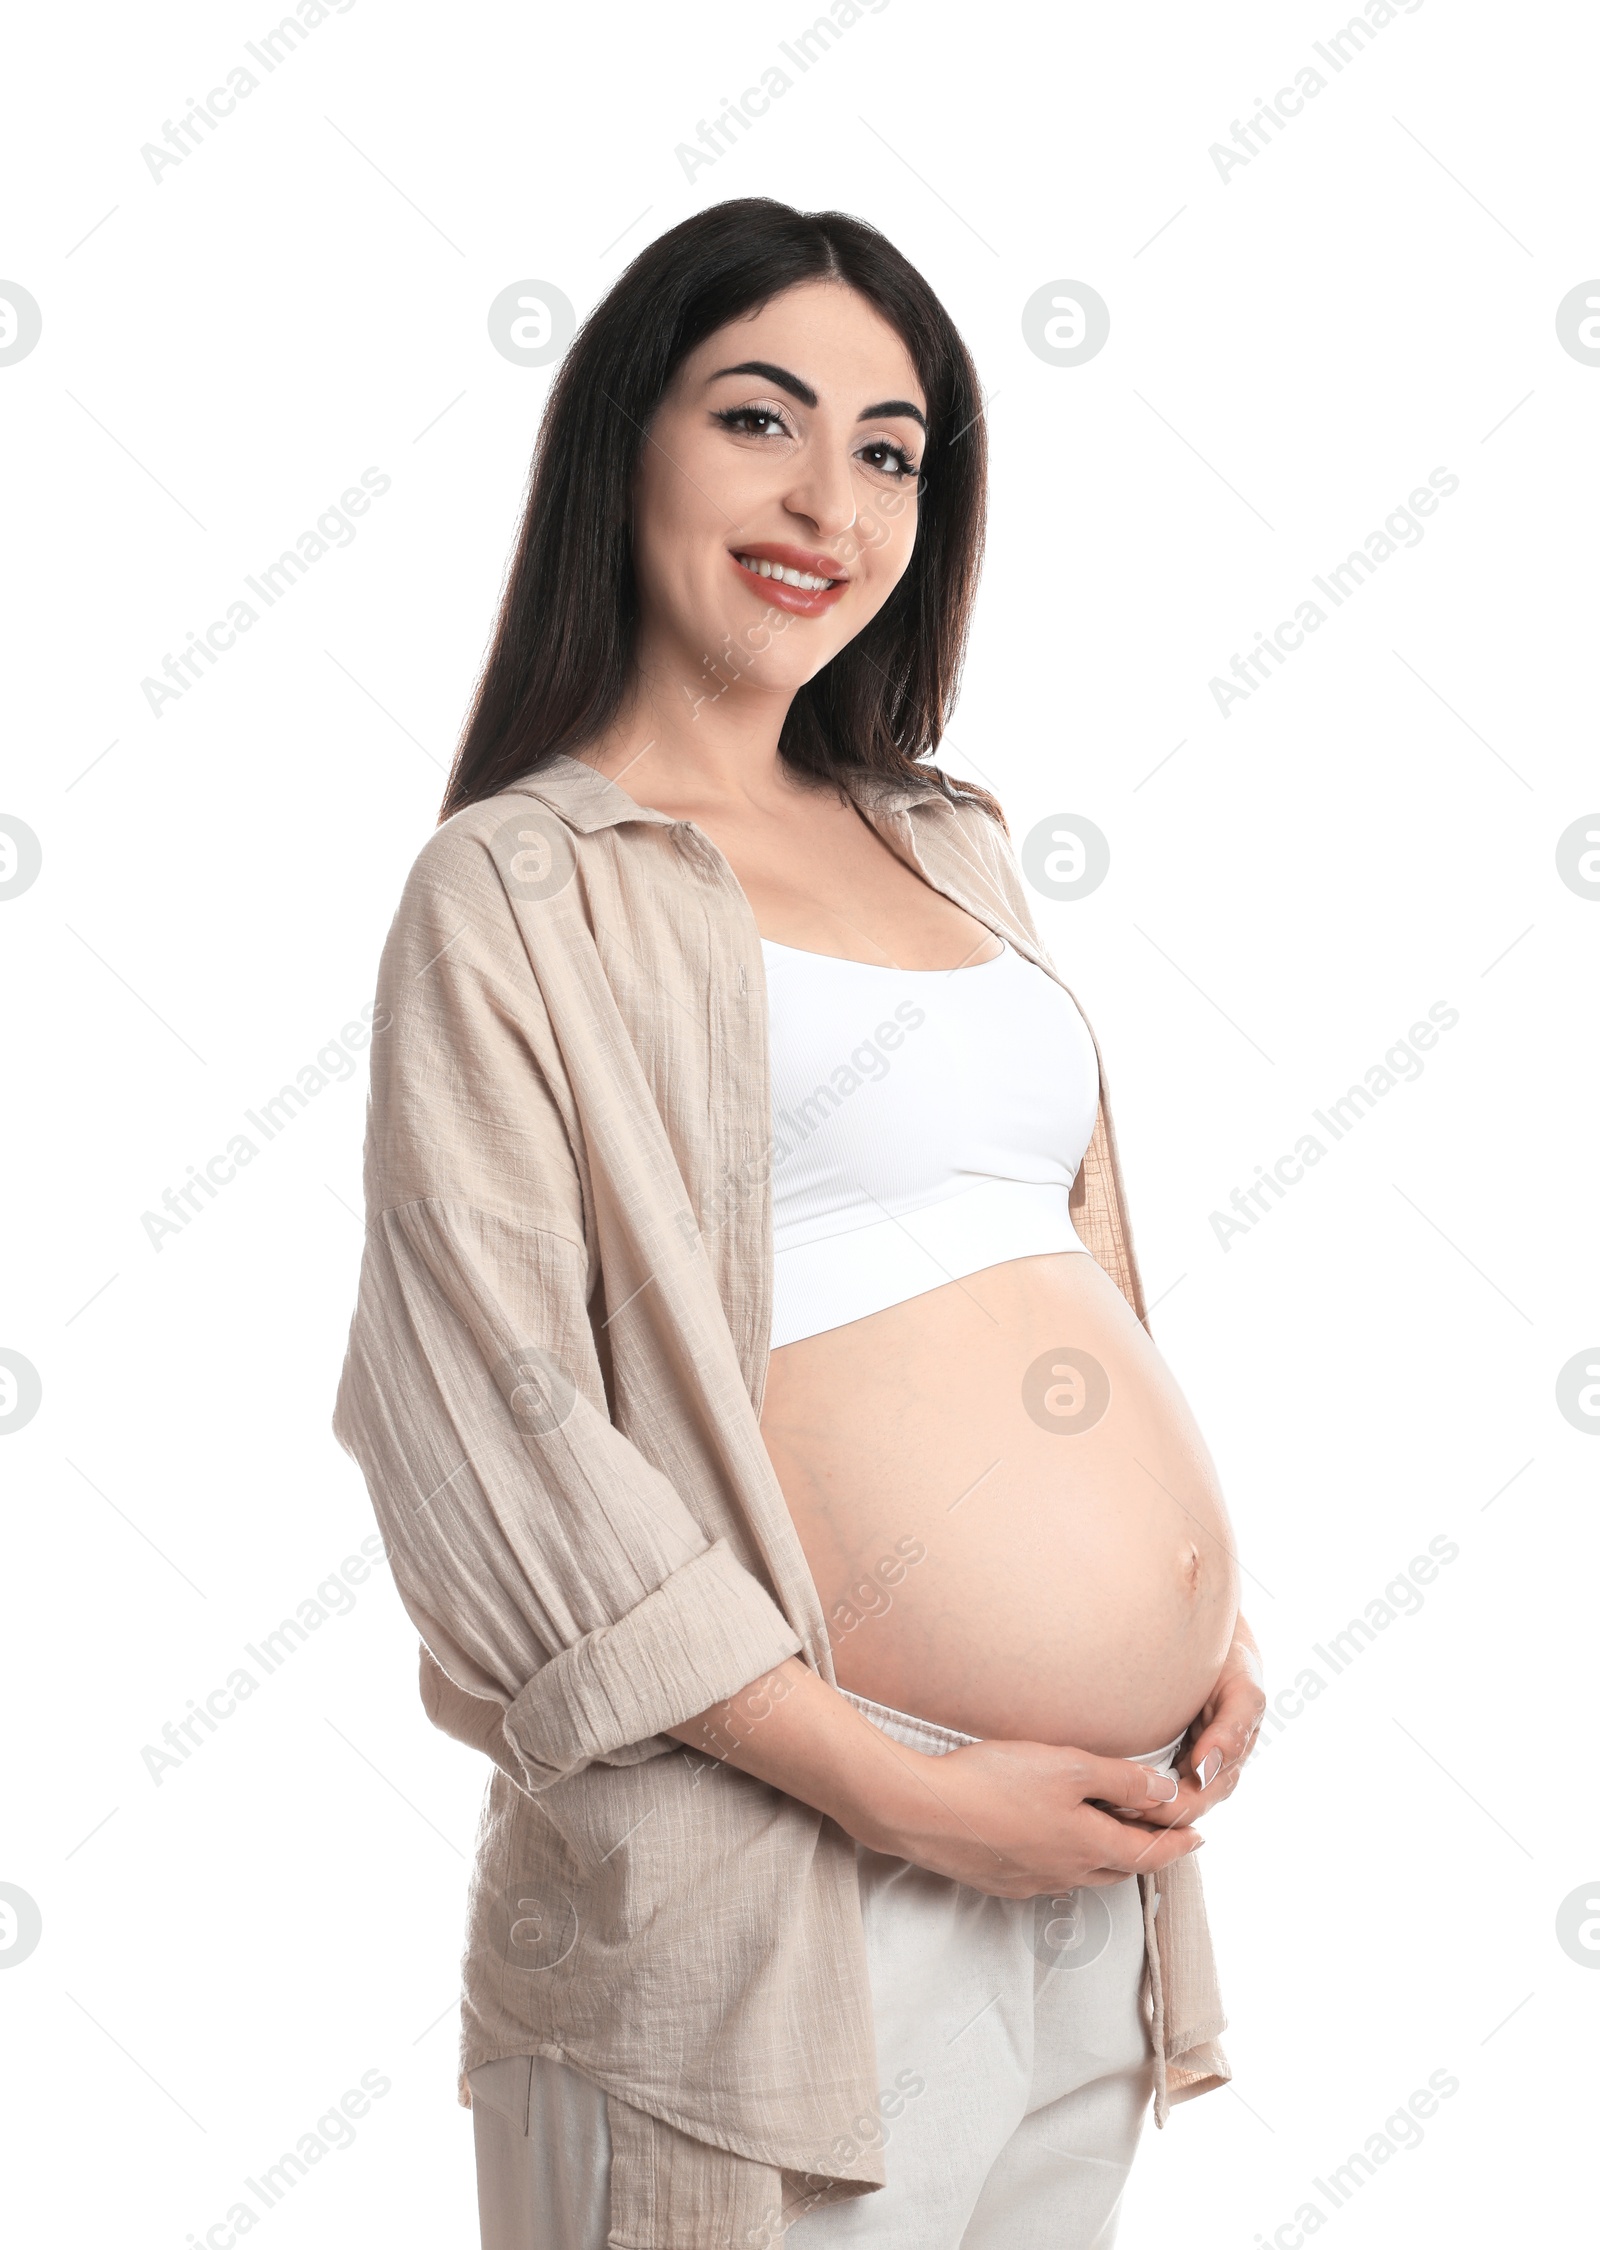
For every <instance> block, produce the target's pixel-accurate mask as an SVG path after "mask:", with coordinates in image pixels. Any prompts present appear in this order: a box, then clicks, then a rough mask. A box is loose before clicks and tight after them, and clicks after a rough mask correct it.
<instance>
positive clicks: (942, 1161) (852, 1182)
mask: <svg viewBox="0 0 1600 2250" xmlns="http://www.w3.org/2000/svg"><path fill="white" fill-rule="evenodd" d="M1002 942H1003V941H1002ZM761 951H762V956H763V959H764V961H765V963H766V972H767V998H768V1018H769V1023H770V1027H771V1028H770V1040H771V1054H772V1111H773V1174H772V1196H773V1226H774V1234H775V1247H776V1254H777V1255H776V1277H775V1283H774V1298H773V1318H772V1338H771V1345H772V1349H773V1350H777V1348H778V1347H779V1346H780V1345H782V1344H792V1343H794V1342H796V1341H797V1340H798V1339H799V1338H800V1337H802V1336H815V1335H818V1334H820V1332H821V1331H822V1330H823V1329H825V1328H839V1327H842V1326H843V1325H844V1323H845V1322H846V1321H851V1320H861V1319H864V1318H865V1317H866V1315H867V1314H868V1313H875V1312H882V1311H884V1310H885V1308H886V1307H887V1306H889V1305H898V1304H900V1303H902V1302H903V1301H904V1300H905V1299H906V1298H907V1297H916V1296H920V1295H921V1293H922V1292H923V1291H924V1290H927V1289H937V1288H939V1287H940V1285H941V1284H942V1283H944V1282H947V1281H953V1280H959V1279H960V1278H961V1277H962V1276H963V1275H965V1274H969V1273H977V1272H979V1271H981V1270H982V1268H983V1267H985V1266H994V1265H1000V1264H1003V1263H1004V1262H1005V1261H1006V1260H1007V1259H1011V1258H1029V1257H1037V1256H1039V1255H1041V1254H1042V1253H1044V1252H1046V1251H1060V1250H1082V1249H1083V1244H1082V1243H1081V1242H1080V1241H1079V1240H1078V1237H1077V1234H1076V1233H1075V1232H1074V1230H1073V1225H1072V1220H1071V1218H1070V1217H1069V1216H1068V1211H1067V1195H1068V1191H1069V1190H1070V1188H1071V1186H1072V1182H1073V1180H1074V1178H1075V1177H1076V1174H1077V1170H1078V1166H1079V1164H1080V1163H1081V1162H1082V1160H1083V1152H1084V1150H1085V1149H1086V1148H1087V1147H1088V1145H1089V1136H1090V1134H1091V1133H1092V1132H1093V1130H1094V1120H1095V1111H1096V1108H1097V1106H1098V1102H1099V1092H1100V1079H1099V1071H1098V1067H1097V1065H1096V1061H1095V1051H1094V1042H1093V1040H1092V1039H1091V1038H1090V1036H1089V1029H1088V1026H1087V1025H1086V1024H1085V1022H1084V1020H1083V1018H1082V1016H1081V1015H1080V1014H1079V1013H1078V1010H1077V1009H1076V1008H1075V1007H1074V1006H1073V1004H1072V999H1071V996H1070V995H1069V994H1068V993H1066V992H1065V991H1063V990H1062V988H1061V986H1060V985H1059V984H1057V983H1056V981H1055V979H1054V978H1053V977H1050V976H1047V975H1046V974H1045V972H1044V971H1043V970H1042V969H1038V968H1035V966H1034V965H1033V963H1032V962H1031V961H1027V960H1024V958H1023V957H1022V955H1021V954H1020V953H1017V952H1014V951H1013V950H1012V948H1011V947H1010V946H1009V945H1008V946H1006V949H1005V951H1004V952H1003V953H999V954H996V955H995V957H994V958H993V959H992V960H990V961H980V962H978V963H976V964H975V965H972V966H969V967H966V968H961V969H888V968H880V967H878V966H877V965H876V964H875V963H873V962H868V961H847V960H841V959H838V958H836V957H835V956H834V955H832V954H826V953H809V952H803V951H800V950H798V949H797V948H795V947H794V946H788V945H778V944H776V943H775V942H774V941H773V940H772V939H771V938H763V939H762V941H761Z"/></svg>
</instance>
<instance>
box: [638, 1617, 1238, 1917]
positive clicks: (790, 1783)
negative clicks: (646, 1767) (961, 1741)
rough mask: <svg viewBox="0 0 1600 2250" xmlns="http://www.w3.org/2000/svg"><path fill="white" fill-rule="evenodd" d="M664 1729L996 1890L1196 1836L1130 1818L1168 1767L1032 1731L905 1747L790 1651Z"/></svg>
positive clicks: (1167, 1779) (1134, 1869)
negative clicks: (932, 1751)
mask: <svg viewBox="0 0 1600 2250" xmlns="http://www.w3.org/2000/svg"><path fill="white" fill-rule="evenodd" d="M668 1731H669V1732H670V1733H671V1734H673V1735H675V1736H676V1738H677V1739H678V1740H679V1741H680V1742H686V1743H687V1744H688V1745H689V1747H690V1748H691V1749H694V1750H699V1751H702V1752H703V1753H704V1754H705V1755H706V1756H708V1757H711V1758H714V1759H716V1760H718V1761H719V1762H721V1763H724V1764H727V1765H731V1766H737V1767H738V1769H739V1771H740V1772H741V1773H748V1774H753V1775H754V1776H755V1777H756V1778H757V1779H758V1780H760V1781H767V1782H771V1783H772V1784H773V1786H774V1787H775V1788H778V1789H781V1790H783V1791H784V1793H785V1794H786V1795H788V1796H791V1797H798V1798H799V1799H800V1800H801V1802H802V1803H803V1804H807V1805H814V1806H815V1807H816V1808H817V1810H818V1811H819V1812H824V1813H826V1814H827V1815H828V1816H829V1818H830V1819H832V1820H836V1821H837V1822H838V1823H839V1826H840V1827H841V1828H842V1829H844V1831H845V1833H846V1834H847V1835H849V1836H853V1837H855V1838H856V1840H857V1841H858V1842H859V1843H863V1844H866V1845H867V1846H868V1847H869V1848H870V1849H871V1850H873V1851H879V1852H886V1853H891V1854H893V1855H894V1856H895V1857H896V1858H900V1859H908V1860H911V1861H913V1862H914V1863H915V1864H916V1865H917V1866H918V1867H926V1868H929V1869H931V1870H932V1872H933V1873H934V1874H936V1875H948V1876H951V1877H953V1878H954V1879H955V1880H956V1881H957V1882H960V1883H967V1884H970V1885H971V1886H972V1888H973V1889H974V1890H979V1891H987V1892H989V1893H990V1894H991V1895H992V1896H994V1897H996V1898H1033V1897H1036V1896H1038V1895H1039V1894H1041V1893H1043V1892H1049V1891H1064V1890H1070V1889H1072V1888H1073V1887H1075V1886H1076V1885H1079V1884H1095V1885H1099V1884H1107V1883H1120V1882H1122V1881H1123V1880H1124V1879H1125V1878H1126V1877H1127V1876H1129V1875H1131V1874H1136V1873H1137V1874H1149V1873H1152V1872H1153V1871H1154V1870H1155V1869H1157V1868H1160V1867H1165V1866H1167V1865H1169V1864H1170V1862H1171V1861H1173V1860H1176V1859H1182V1858H1183V1857H1185V1856H1186V1855H1187V1854H1188V1853H1189V1852H1192V1851H1198V1850H1199V1848H1200V1845H1201V1842H1202V1841H1203V1839H1202V1838H1201V1837H1199V1836H1198V1835H1196V1834H1195V1833H1194V1831H1193V1830H1192V1829H1190V1828H1188V1827H1181V1828H1177V1829H1175V1830H1168V1829H1163V1828H1156V1827H1149V1826H1144V1825H1141V1823H1142V1822H1143V1820H1144V1819H1145V1818H1146V1817H1147V1816H1148V1814H1149V1811H1150V1808H1152V1807H1158V1808H1160V1810H1161V1811H1162V1812H1166V1811H1167V1810H1168V1808H1169V1807H1171V1806H1173V1804H1174V1800H1175V1797H1176V1794H1177V1784H1176V1782H1175V1781H1174V1780H1173V1779H1172V1777H1171V1776H1168V1775H1161V1774H1155V1773H1152V1772H1151V1771H1150V1769H1149V1768H1148V1767H1147V1766H1141V1765H1135V1764H1133V1763H1131V1762H1129V1761H1128V1760H1125V1759H1122V1758H1096V1757H1092V1756H1090V1755H1089V1754H1088V1753H1087V1752H1085V1751H1082V1750H1061V1749H1055V1748H1052V1747H1051V1746H1049V1745H1048V1744H1045V1743H1041V1742H977V1743H973V1744H972V1745H971V1746H970V1747H969V1748H965V1749H960V1750H952V1751H950V1752H949V1753H948V1754H947V1755H945V1756H943V1757H931V1756H928V1755H926V1754H925V1753H923V1752H921V1751H917V1750H907V1749H905V1748H904V1747H903V1746H902V1745H901V1744H899V1743H897V1742H891V1741H890V1739H889V1737H888V1736H887V1735H885V1734H882V1733H880V1731H879V1730H878V1728H877V1727H875V1726H874V1725H873V1724H872V1722H871V1720H870V1719H866V1718H863V1716H862V1715H861V1713H860V1712H859V1711H857V1710H854V1709H853V1708H852V1707H851V1705H850V1704H849V1703H847V1702H846V1701H845V1699H844V1697H843V1696H842V1695H840V1694H838V1693H837V1691H836V1690H835V1689H833V1688H831V1687H829V1686H828V1684H827V1682H826V1681H825V1680H822V1679H820V1678H819V1677H818V1676H817V1674H816V1673H815V1672H813V1671H812V1670H811V1668H810V1667H809V1665H807V1664H805V1663H803V1662H802V1661H801V1659H800V1658H799V1657H790V1658H788V1659H787V1660H786V1661H785V1662H784V1663H782V1664H780V1665H778V1666H777V1667H776V1669H775V1670H773V1671H771V1672H768V1673H766V1674H764V1675H763V1676H762V1677H761V1678H760V1679H758V1680H754V1681H752V1682H751V1684H750V1685H749V1686H748V1687H745V1688H742V1689H741V1690H740V1692H739V1693H738V1694H737V1695H735V1696H732V1697H730V1698H729V1700H728V1701H727V1702H725V1703H718V1704H714V1705H712V1706H711V1708H710V1709H709V1710H706V1711H702V1712H701V1713H700V1714H699V1715H698V1716H697V1717H695V1718H693V1719H690V1720H687V1721H686V1722H685V1723H684V1724H683V1725H682V1726H678V1727H673V1728H670V1729H669V1730H668ZM1101 1805H1115V1806H1118V1807H1121V1808H1122V1809H1123V1813H1124V1817H1122V1818H1113V1817H1112V1815H1111V1814H1110V1813H1109V1812H1106V1811H1102V1810H1101V1809H1100V1806H1101ZM1129 1813H1132V1814H1134V1815H1135V1816H1137V1817H1135V1818H1132V1819H1130V1818H1128V1817H1126V1815H1127V1814H1129Z"/></svg>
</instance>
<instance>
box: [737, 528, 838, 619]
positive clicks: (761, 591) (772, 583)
mask: <svg viewBox="0 0 1600 2250" xmlns="http://www.w3.org/2000/svg"><path fill="white" fill-rule="evenodd" d="M741 556H742V557H743V558H744V560H743V561H741V560H740V557H741ZM729 559H730V560H731V562H732V564H733V567H734V569H735V570H736V571H737V572H738V573H739V575H740V577H741V578H743V579H744V580H746V582H747V583H748V584H749V586H750V588H751V591H752V592H753V593H756V594H758V595H759V596H760V598H761V599H762V600H763V601H766V602H769V603H770V604H771V605H772V606H773V607H774V608H776V609H786V610H789V611H790V612H791V613H792V614H793V615H794V616H796V617H817V616H820V614H821V613H822V611H823V610H825V609H831V608H832V607H833V605H834V603H835V602H836V601H837V600H838V599H839V597H840V595H841V594H842V593H843V592H844V589H845V587H846V586H847V585H848V584H849V577H848V574H847V573H846V572H845V571H844V569H843V567H842V565H840V564H839V563H838V562H836V561H835V560H834V558H833V556H831V555H822V554H818V553H817V552H816V550H815V549H814V548H808V547H789V546H785V545H783V544H782V543H781V542H779V541H776V540H771V539H758V540H756V541H754V542H753V543H752V544H751V545H749V546H745V547H735V548H731V549H730V550H729ZM751 563H765V564H767V565H768V567H769V571H770V573H771V575H770V576H767V577H763V576H762V575H761V573H760V572H759V571H755V570H751V569H750V568H749V567H748V565H749V564H751ZM779 570H787V571H792V572H795V573H797V574H803V575H804V576H806V577H809V578H826V579H829V580H831V581H832V583H831V584H829V585H827V586H791V585H790V584H789V583H788V581H787V580H786V579H783V578H780V577H778V575H777V573H778V571H779Z"/></svg>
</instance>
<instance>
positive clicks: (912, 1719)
mask: <svg viewBox="0 0 1600 2250" xmlns="http://www.w3.org/2000/svg"><path fill="white" fill-rule="evenodd" d="M839 1693H840V1694H841V1695H842V1696H843V1697H844V1699H845V1701H846V1703H853V1704H854V1705H855V1708H856V1709H857V1710H858V1711H859V1712H860V1713H861V1716H862V1717H863V1718H864V1719H870V1720H871V1721H872V1723H873V1725H874V1726H875V1727H877V1728H878V1729H879V1730H880V1731H881V1732H882V1733H884V1734H886V1735H887V1736H888V1737H889V1739H890V1741H891V1742H898V1743H900V1744H901V1745H902V1746H903V1748H905V1749H907V1750H922V1751H925V1752H927V1754H928V1755H929V1756H930V1757H935V1758H940V1757H943V1756H945V1755H946V1754H947V1753H948V1752H949V1751H951V1750H961V1749H964V1748H965V1747H966V1746H967V1744H968V1743H972V1742H981V1741H982V1740H983V1737H982V1736H981V1735H977V1734H962V1733H961V1732H960V1731H959V1730H958V1729H957V1728H955V1727H942V1726H939V1725H938V1724H937V1723H936V1722H935V1721H934V1720H932V1719H919V1718H917V1717H916V1716H915V1715H914V1714H913V1713H912V1712H910V1711H896V1710H893V1709H891V1707H890V1706H889V1705H888V1704H887V1703H874V1702H872V1701H871V1700H870V1698H868V1697H867V1696H864V1695H854V1694H852V1693H851V1691H850V1689H849V1688H841V1689H840V1690H839ZM1188 1731H1189V1730H1188V1728H1187V1727H1185V1728H1184V1730H1183V1734H1179V1735H1175V1736H1174V1737H1173V1739H1172V1741H1170V1742H1169V1743H1167V1744H1166V1745H1165V1746H1164V1747H1163V1748H1162V1749H1160V1750H1140V1751H1137V1752H1135V1753H1134V1754H1133V1756H1131V1757H1130V1758H1129V1760H1128V1763H1129V1764H1130V1765H1135V1766H1152V1767H1154V1769H1155V1771H1156V1772H1157V1773H1170V1772H1171V1770H1172V1762H1173V1760H1174V1758H1176V1756H1177V1754H1178V1752H1179V1750H1180V1749H1181V1748H1182V1747H1183V1741H1184V1736H1185V1735H1187V1733H1188Z"/></svg>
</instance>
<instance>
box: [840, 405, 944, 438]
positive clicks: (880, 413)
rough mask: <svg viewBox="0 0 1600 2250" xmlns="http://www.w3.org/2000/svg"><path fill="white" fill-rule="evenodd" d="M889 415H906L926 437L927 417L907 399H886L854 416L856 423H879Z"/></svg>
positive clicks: (866, 407)
mask: <svg viewBox="0 0 1600 2250" xmlns="http://www.w3.org/2000/svg"><path fill="white" fill-rule="evenodd" d="M891 414H905V415H908V416H909V417H910V419H911V420H912V421H913V422H915V423H916V425H917V427H918V429H919V430H921V432H922V433H923V435H924V437H926V435H927V432H928V421H927V416H926V415H925V414H924V413H923V412H922V410H921V408H920V407H916V406H913V405H912V403H911V401H910V399H908V398H886V399H883V400H881V401H880V403H879V404H878V405H876V406H864V407H863V408H862V409H861V412H860V413H859V414H858V415H857V416H856V420H857V421H858V422H881V421H884V420H886V419H887V418H888V416H889V415H891Z"/></svg>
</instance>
